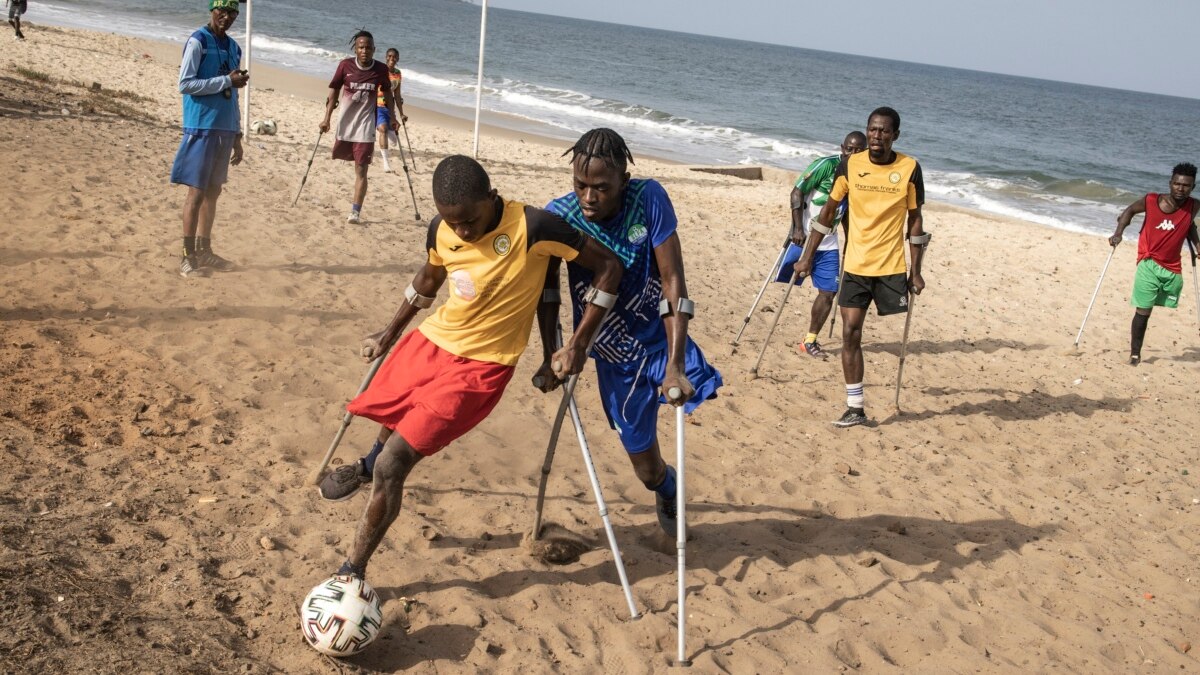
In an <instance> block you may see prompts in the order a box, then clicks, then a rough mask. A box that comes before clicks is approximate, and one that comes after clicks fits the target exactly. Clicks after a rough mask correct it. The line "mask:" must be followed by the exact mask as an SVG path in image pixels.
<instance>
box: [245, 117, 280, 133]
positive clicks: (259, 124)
mask: <svg viewBox="0 0 1200 675" xmlns="http://www.w3.org/2000/svg"><path fill="white" fill-rule="evenodd" d="M278 130H279V125H278V124H276V123H275V120H270V119H267V120H255V121H254V122H251V123H250V132H251V133H253V134H257V135H259V136H274V135H275V132H276V131H278Z"/></svg>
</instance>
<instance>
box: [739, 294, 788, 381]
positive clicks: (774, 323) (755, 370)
mask: <svg viewBox="0 0 1200 675" xmlns="http://www.w3.org/2000/svg"><path fill="white" fill-rule="evenodd" d="M795 286H796V273H795V272H792V278H791V279H788V287H787V290H786V291H784V293H783V300H780V301H779V309H778V310H777V311H776V312H775V319H774V320H773V321H772V322H771V330H770V331H768V332H767V339H765V340H763V345H762V349H760V350H759V352H758V360H757V361H755V362H754V367H753V368H751V369H750V374H751V375H753V376H755V377H758V366H759V364H760V363H762V359H763V354H766V353H767V345H769V344H771V336H772V335H774V334H775V326H778V325H779V316H780V315H781V314H783V308H784V306H785V305H787V301H788V296H789V295H791V294H792V288H794V287H795Z"/></svg>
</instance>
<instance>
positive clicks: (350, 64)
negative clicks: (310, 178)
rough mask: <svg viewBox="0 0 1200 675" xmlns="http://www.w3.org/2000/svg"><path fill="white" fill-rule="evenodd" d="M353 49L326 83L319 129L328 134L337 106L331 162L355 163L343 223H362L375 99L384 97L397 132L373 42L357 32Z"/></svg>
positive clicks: (388, 87)
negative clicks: (352, 191)
mask: <svg viewBox="0 0 1200 675" xmlns="http://www.w3.org/2000/svg"><path fill="white" fill-rule="evenodd" d="M350 44H352V45H354V57H353V58H349V59H343V60H342V61H341V62H340V63H338V67H337V70H336V71H334V73H333V79H332V80H330V81H329V96H328V97H326V99H325V118H324V119H323V120H321V124H320V125H318V126H319V128H320V129H321V133H324V132H326V131H329V120H330V118H331V117H332V116H333V109H334V108H336V107H338V106H340V107H341V109H342V115H341V117H339V118H338V126H337V140H336V141H334V144H333V158H334V159H344V160H346V161H350V162H354V176H355V180H354V198H353V201H352V202H351V203H350V217H349V218H347V219H346V222H348V223H353V224H356V225H357V224H358V223H359V222H361V215H360V212H361V211H362V204H363V200H364V199H366V197H367V170H368V169H370V168H371V155H372V154H373V153H374V152H375V95H376V92H380V93H381V94H382V95H383V99H384V104H385V107H386V108H387V109H388V111H389V113H390V114H391V124H390V126H391V128H392V130H393V131H395V130H397V129H399V128H400V118H399V116H397V115H396V100H395V97H394V96H393V95H392V87H391V83H390V80H389V79H388V67H387V65H386V64H383V63H380V62H379V61H376V60H375V38H374V37H372V35H371V34H370V33H369V32H367V31H365V30H360V31H358V32H357V33H355V34H354V38H353V39H352V40H351V41H350Z"/></svg>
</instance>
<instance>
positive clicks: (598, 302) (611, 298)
mask: <svg viewBox="0 0 1200 675" xmlns="http://www.w3.org/2000/svg"><path fill="white" fill-rule="evenodd" d="M583 301H584V302H590V303H591V304H593V305H595V306H597V307H602V308H604V309H612V308H613V307H616V306H617V296H615V295H613V294H612V293H606V292H604V291H602V290H600V289H599V288H596V287H595V286H591V287H589V288H588V290H587V292H586V293H584V294H583Z"/></svg>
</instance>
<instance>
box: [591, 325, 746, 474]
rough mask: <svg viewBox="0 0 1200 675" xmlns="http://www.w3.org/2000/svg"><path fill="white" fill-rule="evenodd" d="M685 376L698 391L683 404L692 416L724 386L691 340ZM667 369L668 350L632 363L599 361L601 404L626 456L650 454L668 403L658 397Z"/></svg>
mask: <svg viewBox="0 0 1200 675" xmlns="http://www.w3.org/2000/svg"><path fill="white" fill-rule="evenodd" d="M684 361H685V363H684V366H685V367H684V373H685V374H686V375H687V379H688V382H691V383H692V387H694V388H695V389H696V393H695V395H693V396H692V398H690V399H688V400H687V401H686V402H685V403H684V404H683V410H684V412H689V413H690V412H692V411H693V410H695V409H696V408H697V407H699V405H700V404H701V403H703V402H705V401H707V400H708V399H710V398H716V397H717V389H718V388H719V387H720V386H721V385H722V384H723V381H722V380H721V373H720V372H718V371H717V369H716V368H713V367H712V366H711V365H709V364H708V361H705V360H704V354H703V353H702V352H701V351H700V347H698V346H697V345H696V343H695V342H692V339H691V338H688V341H687V347H686V348H685V349H684ZM666 367H667V350H665V349H663V350H661V351H657V352H654V353H653V354H647V355H646V356H645V358H643V359H642V360H640V361H634V362H632V363H609V362H608V361H601V360H599V359H597V360H596V376H597V379H598V380H599V385H600V402H601V403H602V404H603V405H604V414H605V416H607V417H608V424H609V426H611V427H612V428H613V429H616V430H617V435H618V436H620V437H621V445H623V446H625V452H628V453H629V454H631V455H636V454H639V453H642V452H645V451H647V450H649V449H650V448H651V447H652V446H653V445H654V440H655V438H657V436H658V432H657V429H656V427H657V426H658V406H659V405H662V404H665V403H666V402H667V399H666V398H665V397H663V396H660V395H659V394H658V388H659V387H660V386H662V381H663V374H664V372H665V370H666Z"/></svg>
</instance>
